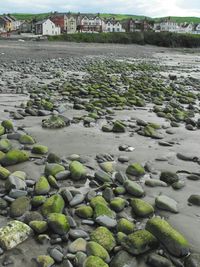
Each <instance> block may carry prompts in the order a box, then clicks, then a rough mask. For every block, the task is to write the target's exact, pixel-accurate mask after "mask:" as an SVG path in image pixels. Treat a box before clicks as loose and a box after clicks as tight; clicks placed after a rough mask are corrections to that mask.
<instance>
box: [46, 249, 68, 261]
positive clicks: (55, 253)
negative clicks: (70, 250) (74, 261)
mask: <svg viewBox="0 0 200 267" xmlns="http://www.w3.org/2000/svg"><path fill="white" fill-rule="evenodd" d="M49 254H50V256H51V257H52V258H53V259H54V260H55V262H57V263H61V262H62V261H63V258H64V255H63V253H62V252H61V251H60V250H59V249H57V248H53V249H50V251H49Z"/></svg>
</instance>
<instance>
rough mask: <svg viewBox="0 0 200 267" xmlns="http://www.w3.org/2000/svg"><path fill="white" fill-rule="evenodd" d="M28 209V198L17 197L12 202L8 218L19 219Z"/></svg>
mask: <svg viewBox="0 0 200 267" xmlns="http://www.w3.org/2000/svg"><path fill="white" fill-rule="evenodd" d="M29 209H30V199H29V198H28V197H19V198H18V199H16V200H14V201H13V202H12V204H11V206H10V216H11V217H14V218H15V217H20V216H22V215H23V214H24V213H25V212H26V211H29Z"/></svg>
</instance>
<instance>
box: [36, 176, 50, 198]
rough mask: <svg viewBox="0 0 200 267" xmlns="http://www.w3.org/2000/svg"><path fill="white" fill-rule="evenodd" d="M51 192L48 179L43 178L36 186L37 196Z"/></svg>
mask: <svg viewBox="0 0 200 267" xmlns="http://www.w3.org/2000/svg"><path fill="white" fill-rule="evenodd" d="M49 191H50V185H49V182H48V180H47V179H46V177H44V176H41V177H40V178H39V180H38V181H37V183H36V184H35V194H36V195H46V194H47V193H48V192H49Z"/></svg>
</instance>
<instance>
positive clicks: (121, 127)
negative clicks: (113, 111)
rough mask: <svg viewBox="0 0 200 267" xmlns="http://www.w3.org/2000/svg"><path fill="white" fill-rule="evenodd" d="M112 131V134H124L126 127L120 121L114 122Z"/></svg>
mask: <svg viewBox="0 0 200 267" xmlns="http://www.w3.org/2000/svg"><path fill="white" fill-rule="evenodd" d="M112 131H113V132H114V133H125V132H126V127H125V125H124V124H123V123H122V122H121V121H115V122H114V125H113V128H112Z"/></svg>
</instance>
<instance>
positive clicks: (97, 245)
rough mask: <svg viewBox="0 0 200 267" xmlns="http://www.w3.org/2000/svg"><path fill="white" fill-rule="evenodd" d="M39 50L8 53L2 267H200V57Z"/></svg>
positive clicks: (0, 140)
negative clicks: (59, 53) (41, 55)
mask: <svg viewBox="0 0 200 267" xmlns="http://www.w3.org/2000/svg"><path fill="white" fill-rule="evenodd" d="M62 45H63V44H60V46H62ZM10 46H11V47H10V49H11V55H12V54H14V51H13V48H12V46H14V47H15V45H13V44H12V43H11V44H10ZM41 46H42V47H43V48H44V47H45V44H43V45H39V46H38V45H35V44H34V43H30V44H28V45H27V44H22V47H21V49H20V48H17V49H19V50H18V52H19V54H18V55H17V58H13V60H11V56H10V57H8V58H6V57H5V54H4V53H5V51H4V49H5V48H3V47H2V44H0V54H1V55H2V64H1V66H0V264H1V266H14V267H19V266H30V267H37V266H39V267H50V266H61V267H73V266H74V267H94V266H95V267H108V266H110V267H127V266H130V267H136V266H139V267H148V266H152V267H173V266H177V267H179V266H180V267H181V266H182V267H193V266H195V267H196V266H200V234H199V226H200V219H199V218H200V207H199V206H200V191H199V182H200V172H199V165H200V154H199V143H200V134H199V132H200V115H199V111H200V109H199V100H200V90H199V88H200V79H199V71H200V54H199V52H198V51H195V50H193V51H184V52H181V51H175V50H172V51H169V50H166V49H165V50H161V49H158V50H157V51H156V49H153V50H152V48H149V50H148V48H145V49H144V51H143V52H142V51H141V47H139V46H132V47H133V51H134V52H133V51H132V52H131V53H133V54H128V53H127V55H126V56H125V49H126V46H116V47H115V46H114V45H113V46H112V48H111V47H110V48H109V49H110V50H109V53H108V54H107V55H105V53H104V49H105V48H104V49H103V50H98V49H99V48H98V47H97V55H94V51H95V47H94V46H93V48H92V52H91V50H90V49H89V48H87V49H88V50H87V52H84V48H85V45H83V47H82V44H80V45H79V46H80V50H78V49H79V48H77V47H75V48H74V53H75V50H76V49H77V55H66V53H64V54H62V53H61V55H60V56H59V57H58V56H57V53H58V51H57V52H56V53H55V55H54V57H53V55H52V54H51V55H48V53H47V52H48V47H46V49H45V53H44V55H43V57H41V58H38V54H37V49H38V53H39V54H42V49H41ZM89 46H90V45H89ZM97 46H98V45H97ZM28 47H29V48H28ZM30 47H31V48H30ZM30 49H31V50H30ZM85 49H86V48H85ZM24 50H27V51H26V52H25V53H28V51H29V52H30V51H31V52H33V50H35V51H34V52H33V54H31V56H30V57H29V58H27V59H24V56H23V54H24V53H23V51H24ZM50 50H52V49H50ZM129 50H130V47H129V48H127V51H129ZM120 51H123V53H122V54H121V53H120ZM152 51H153V52H152ZM90 52H91V53H90ZM111 52H112V53H111ZM191 52H192V53H191ZM20 53H21V54H22V59H20ZM134 53H135V54H134ZM75 54H76V53H75ZM34 56H35V58H34Z"/></svg>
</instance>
